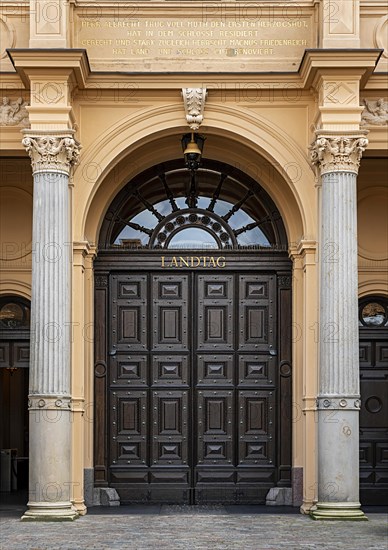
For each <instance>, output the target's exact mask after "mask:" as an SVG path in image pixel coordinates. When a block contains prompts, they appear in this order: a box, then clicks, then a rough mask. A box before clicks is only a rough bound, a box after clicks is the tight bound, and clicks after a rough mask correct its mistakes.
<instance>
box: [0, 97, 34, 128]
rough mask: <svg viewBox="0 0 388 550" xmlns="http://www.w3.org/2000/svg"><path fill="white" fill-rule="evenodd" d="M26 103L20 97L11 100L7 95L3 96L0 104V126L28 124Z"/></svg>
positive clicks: (25, 125) (24, 125)
mask: <svg viewBox="0 0 388 550" xmlns="http://www.w3.org/2000/svg"><path fill="white" fill-rule="evenodd" d="M27 105H28V103H26V102H25V101H24V99H23V98H22V97H18V98H17V99H16V100H15V101H13V102H11V100H10V99H9V97H3V98H2V101H1V105H0V125H1V126H22V127H23V128H25V127H27V126H29V125H30V119H29V117H28V111H27V108H26V107H27Z"/></svg>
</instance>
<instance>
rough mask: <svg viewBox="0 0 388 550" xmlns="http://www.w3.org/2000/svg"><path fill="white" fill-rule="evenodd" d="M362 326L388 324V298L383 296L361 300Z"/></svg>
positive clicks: (371, 326) (384, 325)
mask: <svg viewBox="0 0 388 550" xmlns="http://www.w3.org/2000/svg"><path fill="white" fill-rule="evenodd" d="M359 323H360V326H364V327H369V328H378V327H386V326H388V300H386V299H384V298H381V297H369V298H365V299H363V300H361V301H360V306H359Z"/></svg>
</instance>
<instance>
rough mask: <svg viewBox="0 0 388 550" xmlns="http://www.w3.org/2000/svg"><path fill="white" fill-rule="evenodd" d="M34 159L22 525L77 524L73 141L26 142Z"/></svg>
mask: <svg viewBox="0 0 388 550" xmlns="http://www.w3.org/2000/svg"><path fill="white" fill-rule="evenodd" d="M23 143H24V145H25V146H26V148H27V151H28V152H29V154H30V156H31V159H32V167H33V175H34V199H33V231H32V239H33V243H32V244H33V264H32V300H31V344H30V348H31V354H30V387H29V414H30V435H29V438H30V452H29V462H30V473H29V502H28V508H29V509H28V510H27V512H26V513H25V514H24V516H23V518H22V519H23V520H24V521H27V520H30V521H31V520H56V521H57V520H73V519H75V518H76V517H77V515H78V514H77V513H76V512H75V511H74V509H73V507H72V504H71V502H70V494H71V473H70V472H71V470H70V450H71V410H70V406H71V403H70V338H69V335H70V299H71V279H70V277H71V270H70V267H71V246H70V211H69V185H68V184H69V172H70V168H71V165H72V164H74V162H75V160H76V156H74V151H75V150H76V149H77V147H78V145H77V144H76V142H75V140H74V139H73V137H72V136H71V135H70V136H58V135H49V136H47V135H45V136H42V135H35V136H33V137H31V136H28V137H26V138H25V139H24V140H23Z"/></svg>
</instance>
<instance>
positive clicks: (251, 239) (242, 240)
mask: <svg viewBox="0 0 388 550" xmlns="http://www.w3.org/2000/svg"><path fill="white" fill-rule="evenodd" d="M237 242H238V244H241V245H243V246H249V245H255V246H257V245H260V246H271V243H270V242H269V240H268V239H267V237H266V236H265V235H264V233H263V232H262V230H261V229H259V228H258V227H254V228H253V229H251V230H250V231H246V232H245V233H241V235H238V237H237Z"/></svg>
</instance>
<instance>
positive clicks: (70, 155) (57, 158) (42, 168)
mask: <svg viewBox="0 0 388 550" xmlns="http://www.w3.org/2000/svg"><path fill="white" fill-rule="evenodd" d="M22 143H23V145H24V147H25V148H26V151H27V153H28V154H29V156H30V158H31V165H32V172H33V173H34V174H35V173H37V172H64V173H66V174H67V175H69V173H70V169H71V168H72V167H73V166H75V165H76V164H77V163H78V160H79V154H80V149H81V145H80V144H79V143H78V142H77V141H76V140H75V139H74V137H73V135H72V133H69V134H66V135H54V134H52V135H50V134H49V135H31V134H28V135H26V136H25V137H24V138H23V140H22Z"/></svg>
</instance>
